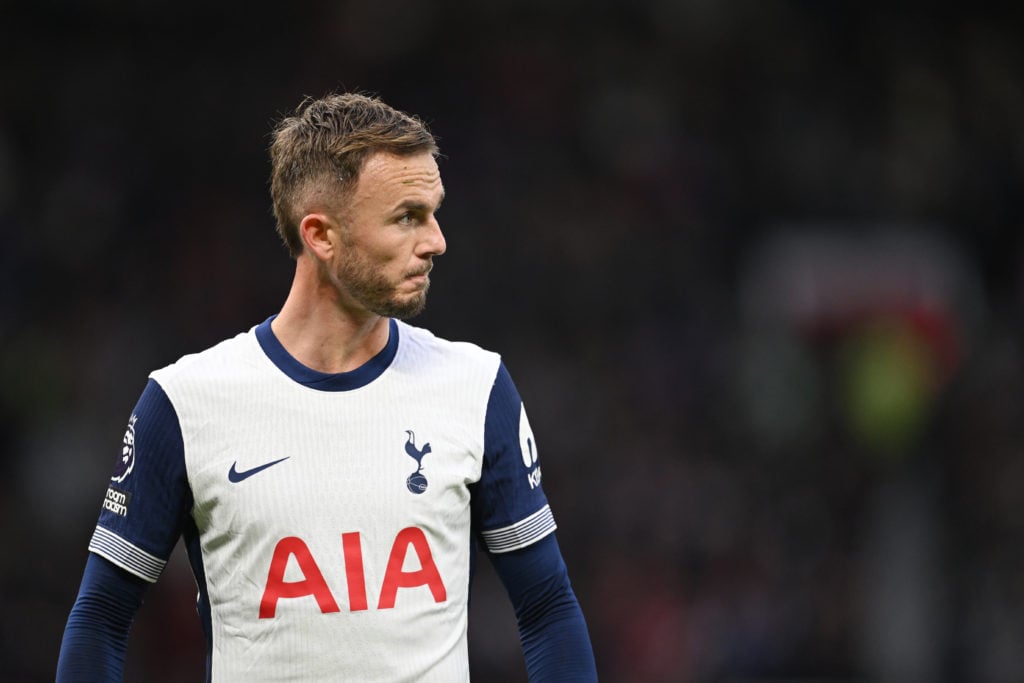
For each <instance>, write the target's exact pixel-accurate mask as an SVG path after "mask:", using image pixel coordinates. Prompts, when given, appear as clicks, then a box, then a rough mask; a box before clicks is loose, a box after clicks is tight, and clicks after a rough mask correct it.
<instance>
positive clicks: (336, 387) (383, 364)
mask: <svg viewBox="0 0 1024 683" xmlns="http://www.w3.org/2000/svg"><path fill="white" fill-rule="evenodd" d="M276 317H277V316H276V315H272V316H270V317H269V318H267V319H266V320H264V321H263V322H262V323H260V324H259V325H257V326H256V340H257V341H258V342H259V343H260V347H261V348H262V349H263V353H265V354H267V358H269V359H270V361H271V362H272V363H273V364H274V365H276V366H277V368H278V369H279V370H280V371H281V372H283V373H284V374H286V375H288V377H290V378H292V379H293V380H295V381H296V382H298V383H299V384H302V385H303V386H307V387H309V388H310V389H317V390H318V391H351V390H353V389H358V388H360V387H364V386H366V385H367V384H369V383H370V382H372V381H373V380H375V379H377V378H378V377H380V376H381V374H383V373H384V371H385V370H387V369H388V367H389V366H390V365H391V361H393V360H394V359H395V354H396V353H398V323H396V322H395V321H394V320H390V321H389V326H388V331H389V333H388V343H387V344H386V345H385V346H384V348H383V349H381V350H380V352H379V353H378V354H377V355H376V356H374V357H373V358H371V359H370V360H368V361H366V362H365V363H364V364H363V365H361V366H360V367H358V368H356V369H355V370H351V371H349V372H335V373H330V372H320V371H319V370H314V369H313V368H310V367H307V366H305V365H303V364H302V363H300V362H299V361H297V360H296V359H295V357H294V356H292V355H291V354H290V353H288V351H287V350H285V348H284V346H282V345H281V342H280V341H278V339H277V337H276V336H275V335H274V331H273V330H272V329H271V327H270V323H271V322H273V321H274V318H276Z"/></svg>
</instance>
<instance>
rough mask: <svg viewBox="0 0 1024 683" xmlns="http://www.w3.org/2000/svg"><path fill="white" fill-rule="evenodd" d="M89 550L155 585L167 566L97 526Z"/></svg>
mask: <svg viewBox="0 0 1024 683" xmlns="http://www.w3.org/2000/svg"><path fill="white" fill-rule="evenodd" d="M89 550H91V551H92V552H94V553H96V554H97V555H100V556H101V557H105V558H107V559H108V560H110V561H111V562H113V563H114V564H116V565H117V566H119V567H121V568H122V569H126V570H128V571H130V572H131V573H132V574H135V575H136V576H138V577H139V578H140V579H145V580H146V581H149V582H150V583H155V582H156V580H157V579H158V578H160V573H161V572H163V570H164V566H165V565H166V564H167V560H161V559H160V558H158V557H156V556H154V555H150V554H149V553H147V552H146V551H145V550H142V549H141V548H139V547H137V546H135V545H132V544H131V543H129V542H128V541H126V540H124V539H123V538H121V537H120V536H118V535H117V534H115V533H114V532H113V531H110V530H109V529H104V528H103V527H101V526H97V527H96V531H95V532H93V535H92V540H90V541H89Z"/></svg>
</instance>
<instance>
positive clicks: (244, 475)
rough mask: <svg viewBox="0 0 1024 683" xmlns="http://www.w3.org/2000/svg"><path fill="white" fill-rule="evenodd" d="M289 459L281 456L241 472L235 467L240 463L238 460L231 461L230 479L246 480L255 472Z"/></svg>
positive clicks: (233, 482)
mask: <svg viewBox="0 0 1024 683" xmlns="http://www.w3.org/2000/svg"><path fill="white" fill-rule="evenodd" d="M288 457H291V456H288ZM287 459H288V458H281V459H280V460H274V461H273V462H268V463H265V464H263V465H259V466H257V467H253V468H252V469H251V470H244V471H242V472H239V471H238V470H236V469H235V466H236V465H237V464H238V461H237V460H236V461H235V462H233V463H231V469H230V470H229V471H228V481H230V482H231V483H232V484H237V483H238V482H240V481H245V480H246V479H248V478H249V477H251V476H252V475H254V474H259V473H260V472H262V471H263V470H265V469H267V468H268V467H273V466H274V465H276V464H277V463H279V462H284V461H285V460H287Z"/></svg>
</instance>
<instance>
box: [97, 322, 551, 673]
mask: <svg viewBox="0 0 1024 683" xmlns="http://www.w3.org/2000/svg"><path fill="white" fill-rule="evenodd" d="M272 320H273V319H272V318H271V319H268V320H267V321H265V322H264V323H262V324H261V325H258V326H256V327H254V328H253V329H252V330H250V331H249V332H247V333H243V334H240V335H238V336H237V337H235V338H233V339H229V340H227V341H225V342H222V343H220V344H218V345H217V346H215V347H213V348H211V349H209V350H207V351H204V352H202V353H199V354H194V355H190V356H185V357H184V358H182V359H181V360H180V361H178V362H177V363H175V364H173V365H171V366H168V367H166V368H163V369H161V370H158V371H156V372H154V373H152V375H151V377H150V382H149V383H148V384H147V386H146V388H145V390H144V392H143V394H142V397H141V398H140V400H139V402H138V405H137V406H136V409H135V410H134V411H133V414H132V416H131V419H130V421H129V427H128V430H127V432H126V435H125V439H124V444H123V447H122V453H121V458H120V459H119V460H118V462H117V466H116V467H115V471H114V474H113V477H112V479H111V482H110V486H109V488H108V490H107V494H106V497H105V499H104V505H103V509H102V511H101V513H100V518H99V522H98V524H97V526H96V530H95V532H94V534H93V538H92V540H91V542H90V546H89V547H90V550H91V551H92V552H94V553H96V554H97V555H99V556H102V557H103V558H106V559H107V560H109V561H110V562H113V563H114V564H116V565H118V566H120V567H122V568H123V569H125V570H127V571H128V572H130V573H132V574H134V575H135V576H138V577H140V578H142V579H144V580H146V581H149V582H153V581H156V580H157V578H158V577H159V575H160V573H161V571H162V569H163V567H164V565H165V564H166V561H167V559H168V557H169V556H170V553H171V551H172V549H173V547H174V545H175V544H176V542H177V539H178V538H179V537H182V538H183V539H184V542H185V544H186V548H187V550H188V554H189V558H190V562H191V564H192V568H193V571H194V573H195V575H196V579H197V583H198V585H199V611H200V614H201V616H202V620H203V627H204V631H205V635H206V638H207V643H208V648H209V652H208V655H209V659H208V666H209V672H210V678H211V679H212V680H213V681H217V682H220V681H235V680H246V681H261V680H268V681H269V680H273V681H278V680H280V681H287V680H294V681H315V680H365V681H377V680H381V681H383V680H387V681H404V680H408V681H444V682H446V683H447V682H451V681H464V680H468V677H469V673H468V657H467V643H466V633H467V612H468V587H469V581H470V563H471V554H472V539H473V537H474V536H475V535H476V534H477V533H478V534H479V537H480V538H481V539H483V541H484V543H485V544H486V546H487V549H488V550H489V551H490V552H492V553H504V552H508V551H512V550H516V549H520V548H524V547H527V546H529V545H531V544H533V543H536V542H537V541H539V540H541V539H543V538H545V537H546V536H548V535H549V534H551V533H552V532H553V531H554V529H555V523H554V519H553V516H552V514H551V510H550V507H549V506H548V503H547V500H546V499H545V496H544V493H543V490H542V488H541V486H540V468H539V464H538V460H537V447H536V442H535V440H534V437H533V434H532V431H531V430H530V426H529V420H528V419H527V417H526V412H525V410H524V408H523V405H522V401H521V400H520V398H519V395H518V393H517V391H516V389H515V386H514V384H513V383H512V380H511V378H510V377H509V374H508V372H507V371H506V370H505V368H504V365H503V364H502V362H501V359H500V357H499V356H498V355H496V354H494V353H490V352H487V351H484V350H482V349H480V348H479V347H477V346H474V345H472V344H467V343H455V342H449V341H445V340H442V339H439V338H437V337H435V336H434V335H432V334H431V333H430V332H428V331H426V330H423V329H420V328H416V327H413V326H410V325H407V324H405V323H402V322H397V321H391V322H390V334H389V340H388V343H387V346H386V347H385V348H384V349H383V350H382V351H381V352H380V353H379V354H377V355H376V356H375V357H374V358H373V359H371V360H370V361H369V362H368V363H366V364H364V365H363V366H362V367H360V368H359V369H357V370H355V371H353V372H348V373H338V374H324V373H320V372H316V371H313V370H311V369H309V368H307V367H305V366H303V365H301V364H300V363H299V362H298V361H296V360H295V359H294V358H292V357H291V356H290V355H289V354H288V353H287V351H285V349H284V348H283V347H282V346H281V344H280V343H279V342H278V341H277V339H276V338H275V337H274V335H273V332H272V330H271V326H270V323H271V321H272Z"/></svg>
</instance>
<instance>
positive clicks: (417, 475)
mask: <svg viewBox="0 0 1024 683" xmlns="http://www.w3.org/2000/svg"><path fill="white" fill-rule="evenodd" d="M405 433H406V434H408V435H409V438H408V439H406V441H405V452H406V454H407V455H408V456H409V457H410V458H412V459H413V460H415V461H416V471H415V472H413V473H412V474H410V475H409V477H408V478H407V479H406V480H405V487H406V488H407V489H409V490H410V491H411V492H412V493H416V494H420V493H423V492H424V491H426V490H427V478H426V477H425V476H423V456H424V455H426V454H427V453H429V452H430V444H429V443H425V444H423V447H422V448H417V447H416V435H415V434H414V433H413V432H412V430H411V429H407V430H405Z"/></svg>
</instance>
